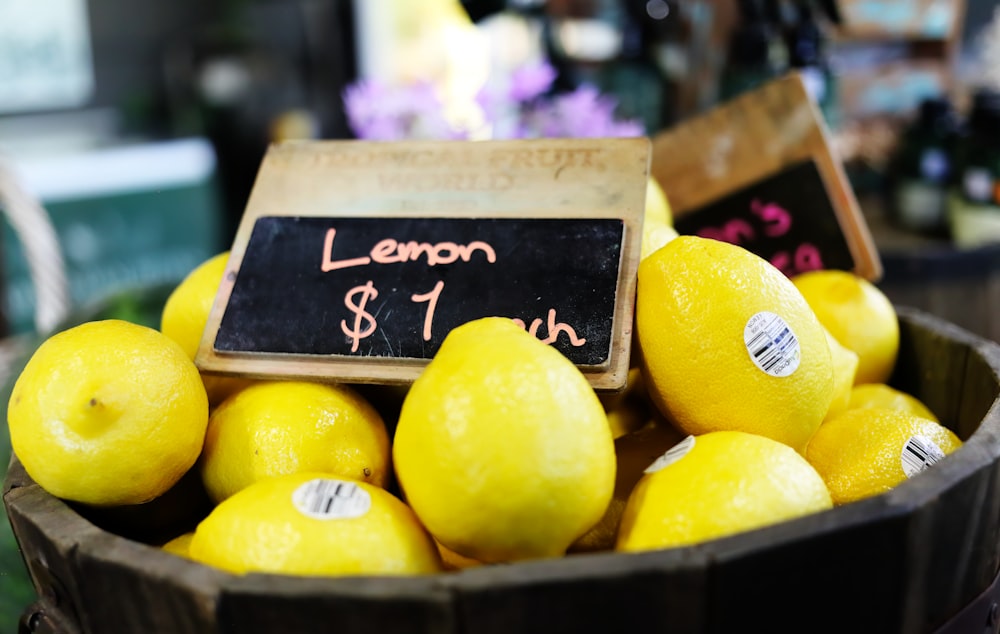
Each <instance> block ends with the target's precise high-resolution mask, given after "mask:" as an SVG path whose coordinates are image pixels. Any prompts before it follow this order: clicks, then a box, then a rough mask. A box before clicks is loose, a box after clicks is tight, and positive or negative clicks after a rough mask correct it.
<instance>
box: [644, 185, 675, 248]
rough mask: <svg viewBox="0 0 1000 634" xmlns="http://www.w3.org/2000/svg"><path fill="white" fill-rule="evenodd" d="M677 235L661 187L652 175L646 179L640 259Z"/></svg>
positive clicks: (668, 204)
mask: <svg viewBox="0 0 1000 634" xmlns="http://www.w3.org/2000/svg"><path fill="white" fill-rule="evenodd" d="M676 237H677V230H676V229H674V225H673V214H672V213H671V210H670V203H669V202H668V201H667V195H666V194H665V193H664V191H663V188H662V187H660V184H659V183H658V182H657V181H656V179H655V178H653V177H652V176H650V177H648V178H647V179H646V207H645V210H644V213H643V220H642V246H641V249H640V252H641V255H640V258H641V259H645V258H646V257H647V256H649V255H650V254H652V253H653V252H654V251H656V250H657V249H659V248H660V247H662V246H663V245H665V244H666V243H668V242H670V241H671V240H673V239H674V238H676Z"/></svg>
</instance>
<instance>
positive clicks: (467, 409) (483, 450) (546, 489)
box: [393, 317, 615, 563]
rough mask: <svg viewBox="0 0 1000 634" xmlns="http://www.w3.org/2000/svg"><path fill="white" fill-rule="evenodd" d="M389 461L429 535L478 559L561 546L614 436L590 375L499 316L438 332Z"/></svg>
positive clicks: (532, 554) (596, 492)
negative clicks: (440, 338) (439, 338)
mask: <svg viewBox="0 0 1000 634" xmlns="http://www.w3.org/2000/svg"><path fill="white" fill-rule="evenodd" d="M393 463H394V465H395V468H396V477H397V480H398V481H399V484H400V486H401V488H402V490H403V493H404V494H405V496H406V500H407V502H408V503H409V504H410V506H412V507H413V510H414V511H415V512H416V513H417V516H418V517H419V518H420V520H421V521H422V522H423V523H424V525H425V526H426V527H427V528H428V530H430V532H431V534H432V535H434V537H435V539H437V540H438V541H439V542H440V543H441V544H442V545H444V546H445V547H447V548H448V549H450V550H452V551H454V552H456V553H458V554H460V555H463V556H464V557H468V558H471V559H475V560H478V561H482V562H485V563H494V562H502V561H512V560H520V559H530V558H538V557H555V556H559V555H562V554H563V553H565V552H566V549H567V548H568V547H569V545H570V544H571V543H572V542H573V541H574V540H575V539H576V538H578V537H579V536H580V535H582V534H583V533H584V532H586V531H587V530H588V529H590V527H592V526H593V525H594V524H596V523H597V521H598V520H599V519H600V518H601V515H602V514H603V513H604V510H605V509H606V508H607V506H608V503H609V501H610V500H611V493H612V490H613V488H614V483H615V449H614V441H613V440H612V437H611V430H610V428H609V426H608V419H607V416H606V415H605V413H604V408H603V407H602V406H601V402H600V400H599V399H598V397H597V395H596V394H595V392H594V390H593V389H592V388H591V387H590V384H589V383H588V382H587V379H586V378H585V377H584V376H583V374H582V373H581V372H580V370H579V369H578V368H577V367H576V366H575V365H573V363H572V362H570V361H569V360H568V359H567V358H566V357H565V356H563V355H562V354H561V353H560V352H559V351H558V350H556V349H555V348H552V347H550V346H548V345H546V344H543V343H541V342H540V341H538V340H537V339H535V338H534V337H533V336H532V335H530V334H528V333H527V332H525V331H524V330H523V329H521V328H519V327H518V326H517V325H515V324H514V322H513V321H511V320H510V319H505V318H500V317H486V318H483V319H478V320H475V321H472V322H469V323H466V324H464V325H461V326H459V327H457V328H455V329H454V330H452V331H451V332H450V333H449V334H448V336H447V337H446V338H445V340H444V342H443V343H442V345H441V347H440V349H439V350H438V352H437V354H435V356H434V358H433V359H432V360H431V362H430V363H429V364H428V365H427V367H426V368H425V369H424V371H423V373H422V374H421V375H420V377H419V378H417V380H416V381H415V382H414V383H413V386H412V387H411V388H410V391H409V393H407V395H406V400H405V401H404V402H403V408H402V411H401V412H400V416H399V424H398V427H397V428H396V436H395V439H394V443H393Z"/></svg>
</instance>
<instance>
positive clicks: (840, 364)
mask: <svg viewBox="0 0 1000 634" xmlns="http://www.w3.org/2000/svg"><path fill="white" fill-rule="evenodd" d="M823 332H824V333H826V343H827V344H828V345H829V346H830V357H831V358H832V360H833V400H832V401H831V402H830V409H828V410H827V412H826V418H829V417H831V416H835V415H837V414H839V413H840V412H842V411H844V410H845V409H847V408H848V406H849V405H850V402H851V388H852V387H853V386H854V375H855V374H856V373H857V371H858V355H857V353H856V352H854V351H853V350H848V349H847V348H845V347H844V346H842V345H840V342H839V341H837V339H836V338H835V337H834V336H833V335H831V334H830V331H829V330H827V329H826V328H823Z"/></svg>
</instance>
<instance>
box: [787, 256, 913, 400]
mask: <svg viewBox="0 0 1000 634" xmlns="http://www.w3.org/2000/svg"><path fill="white" fill-rule="evenodd" d="M792 283H794V284H795V287H796V288H798V289H799V291H800V292H801V293H802V295H803V296H804V297H805V298H806V301H807V302H809V305H810V306H811V307H812V309H813V311H815V313H816V316H817V317H818V318H819V320H820V322H822V324H823V325H824V326H826V328H827V330H829V331H830V334H832V335H833V336H834V337H835V338H836V339H837V341H839V342H840V343H841V344H843V345H844V347H845V348H848V349H849V350H853V351H854V352H856V353H857V355H858V370H857V372H856V374H855V379H854V382H855V384H857V385H860V384H862V383H885V382H886V381H888V380H889V377H890V376H891V375H892V371H893V369H894V368H895V367H896V356H897V355H898V354H899V320H898V318H897V316H896V309H895V307H894V306H893V305H892V302H891V301H890V300H889V298H888V297H886V295H885V294H884V293H883V292H882V291H881V290H880V289H879V288H878V287H877V286H875V285H874V284H872V283H871V282H869V281H868V280H866V279H865V278H863V277H861V276H859V275H857V274H855V273H852V272H850V271H838V270H834V269H827V270H821V271H809V272H807V273H801V274H799V275H796V276H795V277H793V278H792Z"/></svg>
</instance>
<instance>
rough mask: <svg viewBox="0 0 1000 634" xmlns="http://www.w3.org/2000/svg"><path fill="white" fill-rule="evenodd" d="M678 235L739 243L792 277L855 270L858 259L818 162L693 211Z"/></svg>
mask: <svg viewBox="0 0 1000 634" xmlns="http://www.w3.org/2000/svg"><path fill="white" fill-rule="evenodd" d="M674 226H675V227H676V229H677V231H678V233H682V234H688V235H699V236H703V237H707V238H715V239H717V240H723V241H725V242H731V243H733V244H738V245H740V246H742V247H744V248H746V249H748V250H749V251H752V252H754V253H756V254H757V255H759V256H761V257H763V258H764V259H766V260H768V261H769V262H771V264H773V265H774V266H775V267H777V268H778V269H779V270H781V271H782V272H783V273H785V274H786V275H788V276H789V277H791V276H794V275H796V274H798V273H804V272H806V271H811V270H816V269H841V270H846V271H850V270H853V269H854V268H855V265H856V263H855V260H854V257H853V256H852V254H851V250H850V247H849V246H848V244H847V240H846V238H845V236H844V230H843V228H842V227H841V225H840V222H839V221H838V220H837V214H836V211H835V210H834V208H833V206H832V204H831V203H830V196H829V194H828V193H827V190H826V187H825V185H824V183H823V179H822V177H821V176H820V173H819V170H818V169H817V168H816V164H815V163H814V162H813V161H811V160H806V161H801V162H798V163H795V164H792V165H788V166H786V167H785V168H783V169H782V170H781V171H780V172H778V173H776V174H774V175H773V176H769V177H767V178H764V179H762V180H760V181H757V182H755V183H753V184H751V185H749V186H747V187H744V188H742V189H739V190H737V191H735V192H733V193H731V194H728V195H726V196H724V197H723V198H720V199H718V200H715V201H713V202H711V203H709V204H707V205H704V206H703V207H700V208H697V209H692V210H690V211H688V212H686V213H685V214H684V215H683V216H681V217H678V218H676V219H675V221H674Z"/></svg>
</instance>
